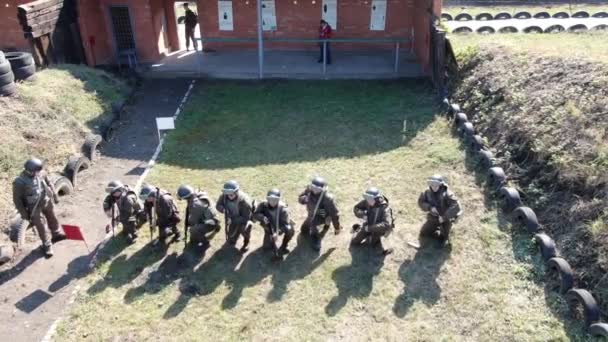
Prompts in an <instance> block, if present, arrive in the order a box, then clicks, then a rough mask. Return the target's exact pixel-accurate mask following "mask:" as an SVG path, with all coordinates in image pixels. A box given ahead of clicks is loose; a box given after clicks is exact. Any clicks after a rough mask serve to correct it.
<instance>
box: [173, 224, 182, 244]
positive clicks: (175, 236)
mask: <svg viewBox="0 0 608 342" xmlns="http://www.w3.org/2000/svg"><path fill="white" fill-rule="evenodd" d="M171 231H172V232H173V241H175V242H180V241H182V233H180V232H179V229H177V227H175V226H173V227H171Z"/></svg>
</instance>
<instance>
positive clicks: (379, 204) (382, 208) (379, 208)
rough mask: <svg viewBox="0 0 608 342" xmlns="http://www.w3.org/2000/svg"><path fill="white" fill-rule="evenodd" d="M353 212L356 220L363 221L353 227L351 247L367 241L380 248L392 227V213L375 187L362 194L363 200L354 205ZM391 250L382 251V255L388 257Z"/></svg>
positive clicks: (384, 198)
mask: <svg viewBox="0 0 608 342" xmlns="http://www.w3.org/2000/svg"><path fill="white" fill-rule="evenodd" d="M353 212H354V214H355V216H356V217H357V218H360V219H364V222H363V224H355V225H353V233H355V235H354V236H353V239H352V240H351V242H350V243H351V245H353V246H358V245H361V243H362V242H363V241H364V240H365V239H368V243H369V244H370V245H371V246H374V245H378V244H379V245H380V247H382V240H381V238H382V237H386V236H388V234H390V232H391V230H392V229H393V228H394V226H393V212H392V210H391V209H390V207H389V205H388V199H387V198H386V197H385V196H384V195H382V194H381V193H380V190H378V188H375V187H371V188H368V189H367V190H366V191H365V192H364V193H363V200H362V201H360V202H359V203H357V204H356V205H355V207H354V208H353ZM392 252H393V249H392V248H389V249H384V248H383V247H382V253H383V254H384V255H388V254H390V253H392Z"/></svg>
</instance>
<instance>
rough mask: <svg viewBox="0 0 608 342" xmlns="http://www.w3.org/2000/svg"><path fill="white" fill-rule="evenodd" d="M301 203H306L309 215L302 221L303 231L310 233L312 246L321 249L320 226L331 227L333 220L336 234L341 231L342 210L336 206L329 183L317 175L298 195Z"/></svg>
mask: <svg viewBox="0 0 608 342" xmlns="http://www.w3.org/2000/svg"><path fill="white" fill-rule="evenodd" d="M298 201H299V202H300V204H303V205H306V211H307V212H308V217H307V218H306V220H305V221H304V223H302V230H301V231H302V233H303V234H307V235H308V234H310V237H311V239H312V248H313V249H314V250H317V251H319V250H321V237H322V234H321V232H319V227H320V226H323V231H326V230H327V229H329V223H330V222H332V223H333V226H334V231H335V234H336V235H337V234H339V233H340V229H341V227H340V211H339V210H338V207H337V206H336V202H335V200H334V196H333V195H332V194H330V193H329V192H328V188H327V183H326V182H325V179H323V178H321V177H315V178H314V179H313V180H312V182H311V184H310V185H309V186H308V187H307V188H306V190H304V192H303V193H302V194H300V196H299V197H298Z"/></svg>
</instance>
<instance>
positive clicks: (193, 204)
mask: <svg viewBox="0 0 608 342" xmlns="http://www.w3.org/2000/svg"><path fill="white" fill-rule="evenodd" d="M186 220H187V222H188V226H190V227H192V228H194V229H197V228H201V227H202V226H203V225H204V224H205V221H207V220H213V221H214V222H215V225H219V224H220V220H219V218H218V216H217V212H216V211H215V209H213V203H211V200H210V199H209V197H208V196H207V193H205V192H199V193H198V194H197V195H196V196H193V198H192V200H191V201H189V202H188V217H187V218H186Z"/></svg>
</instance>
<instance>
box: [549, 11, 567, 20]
mask: <svg viewBox="0 0 608 342" xmlns="http://www.w3.org/2000/svg"><path fill="white" fill-rule="evenodd" d="M553 18H555V19H567V18H570V14H568V13H567V12H557V13H553Z"/></svg>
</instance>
